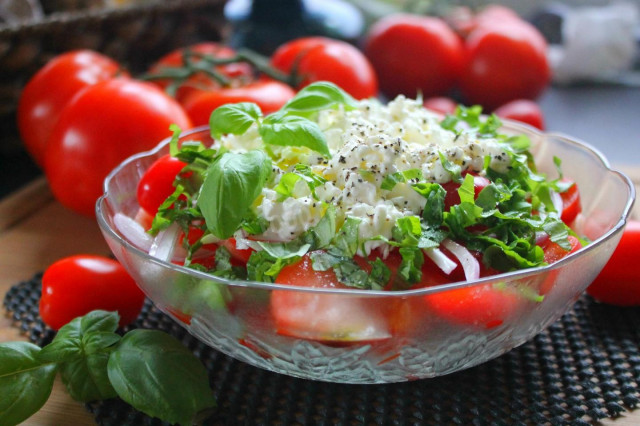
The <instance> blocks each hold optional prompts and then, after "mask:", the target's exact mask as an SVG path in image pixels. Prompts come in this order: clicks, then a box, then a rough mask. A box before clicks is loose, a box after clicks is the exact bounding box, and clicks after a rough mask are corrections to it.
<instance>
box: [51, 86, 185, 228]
mask: <svg viewBox="0 0 640 426" xmlns="http://www.w3.org/2000/svg"><path fill="white" fill-rule="evenodd" d="M171 124H177V125H178V126H179V127H180V128H182V129H188V128H190V127H191V120H189V118H188V117H187V115H186V114H185V112H184V110H183V109H182V107H181V106H180V105H179V104H178V103H177V102H176V101H175V100H174V99H172V98H170V97H169V96H167V95H166V94H165V93H164V92H163V91H162V90H160V89H159V88H158V87H157V86H154V85H152V84H150V83H145V82H141V81H136V80H132V79H129V78H114V79H111V80H107V81H102V82H100V83H97V84H95V85H93V86H90V87H87V88H85V89H84V90H83V91H82V92H80V93H78V95H77V96H75V97H74V98H73V99H72V100H71V101H70V102H69V103H68V104H67V106H66V107H65V109H64V110H63V111H62V113H61V115H60V119H59V120H58V123H57V125H56V127H55V128H54V130H53V133H52V134H51V137H50V139H49V142H48V143H47V148H46V158H45V165H44V166H45V167H44V170H45V174H46V177H47V179H48V181H49V186H50V187H51V190H52V192H53V194H54V196H55V197H56V198H57V199H58V201H60V202H61V203H62V204H63V205H65V206H66V207H68V208H70V209H72V210H74V211H76V212H78V213H82V214H85V215H88V216H92V215H93V214H94V206H95V202H96V199H97V198H98V197H99V196H100V195H101V194H102V184H103V180H104V178H105V177H106V176H107V174H108V173H109V172H110V171H111V170H112V169H113V168H115V167H116V166H117V165H118V164H119V163H120V162H122V161H123V160H124V159H126V158H127V157H129V156H131V155H133V154H135V153H137V152H140V151H144V150H147V149H150V148H152V147H154V146H155V145H157V144H158V143H159V142H160V141H161V140H162V139H164V138H166V137H167V136H170V135H171V131H170V130H169V126H170V125H171Z"/></svg>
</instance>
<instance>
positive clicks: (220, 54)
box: [149, 41, 252, 103]
mask: <svg viewBox="0 0 640 426" xmlns="http://www.w3.org/2000/svg"><path fill="white" fill-rule="evenodd" d="M187 50H189V51H191V52H193V53H197V54H202V55H207V56H211V57H214V58H219V59H224V58H233V57H234V56H235V55H236V52H235V50H233V49H232V48H230V47H228V46H225V45H223V44H220V43H217V42H212V41H205V42H201V43H196V44H194V45H191V46H188V47H184V48H180V49H176V50H174V51H172V52H170V53H168V54H166V55H165V56H163V57H161V58H160V59H159V60H158V61H156V62H155V63H154V64H153V65H152V66H151V67H150V68H149V73H150V74H153V73H157V72H161V71H162V68H166V67H183V66H184V65H185V64H184V53H185V52H186V51H187ZM193 61H194V62H195V63H198V62H199V61H200V60H199V59H195V58H194V59H193ZM215 69H216V70H217V71H218V72H220V73H222V74H223V75H225V76H227V77H229V78H245V79H251V73H252V70H251V66H250V65H249V64H247V63H242V62H237V63H231V64H227V65H220V66H218V67H215ZM150 81H151V82H152V83H154V84H156V85H158V86H159V87H160V88H162V89H163V90H164V89H166V88H167V86H169V84H170V83H171V81H170V80H168V79H153V80H150ZM205 88H206V89H208V90H216V89H220V88H221V86H220V84H219V83H217V82H216V81H214V80H213V79H212V78H211V77H210V76H207V75H205V74H203V73H198V74H195V75H193V76H191V77H190V78H188V79H187V81H186V82H185V83H183V84H182V85H181V86H180V87H179V88H178V90H177V91H176V96H175V98H176V99H177V100H178V102H180V103H182V102H184V100H185V99H186V98H187V97H188V96H189V95H190V93H192V92H193V91H198V90H202V89H205Z"/></svg>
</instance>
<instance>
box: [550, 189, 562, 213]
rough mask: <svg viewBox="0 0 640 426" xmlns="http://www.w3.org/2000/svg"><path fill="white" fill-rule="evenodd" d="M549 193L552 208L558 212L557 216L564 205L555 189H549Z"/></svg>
mask: <svg viewBox="0 0 640 426" xmlns="http://www.w3.org/2000/svg"><path fill="white" fill-rule="evenodd" d="M550 195H551V204H553V208H554V209H555V210H556V212H558V216H560V215H561V214H562V209H563V207H564V203H563V202H562V197H561V196H560V194H558V193H557V192H556V191H550Z"/></svg>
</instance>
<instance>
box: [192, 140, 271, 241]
mask: <svg viewBox="0 0 640 426" xmlns="http://www.w3.org/2000/svg"><path fill="white" fill-rule="evenodd" d="M270 176H271V159H270V158H269V157H267V155H266V154H265V153H264V152H262V151H258V150H255V151H249V152H246V153H243V154H237V153H232V152H227V153H225V154H223V155H222V156H221V157H220V158H219V159H218V160H217V161H216V162H214V163H213V164H212V165H211V167H210V168H209V171H208V173H207V177H206V178H205V180H204V182H203V184H202V188H201V189H200V196H199V197H198V207H199V208H200V210H201V211H202V215H203V216H204V219H205V222H206V224H207V228H208V229H209V230H210V231H211V233H212V234H213V235H215V236H216V237H218V238H220V239H223V240H225V239H227V238H229V237H231V236H232V235H233V233H234V232H235V231H236V230H237V229H238V227H239V226H240V225H241V224H242V223H243V221H244V220H245V219H246V218H247V217H248V215H249V214H250V210H249V208H250V207H251V204H253V202H254V201H255V199H256V198H257V197H258V195H260V194H261V193H262V188H263V186H264V185H265V183H266V182H267V180H268V179H269V177H270Z"/></svg>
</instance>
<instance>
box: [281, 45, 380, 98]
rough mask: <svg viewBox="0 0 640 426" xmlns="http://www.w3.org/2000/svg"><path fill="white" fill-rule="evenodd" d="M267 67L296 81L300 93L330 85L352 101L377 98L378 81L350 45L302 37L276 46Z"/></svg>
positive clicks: (366, 63) (368, 65)
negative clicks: (323, 83) (292, 75)
mask: <svg viewBox="0 0 640 426" xmlns="http://www.w3.org/2000/svg"><path fill="white" fill-rule="evenodd" d="M271 64H272V65H273V66H274V67H275V68H277V69H279V70H281V71H283V72H285V73H291V72H294V73H296V75H298V76H299V77H300V79H301V80H300V81H301V82H300V84H298V86H297V89H301V88H303V87H305V86H307V85H309V84H311V83H313V82H316V81H330V82H332V83H334V84H336V85H337V86H340V87H341V88H342V89H344V90H345V91H346V92H347V93H349V94H350V95H351V96H353V97H354V98H356V99H364V98H370V97H373V96H376V95H377V94H378V79H377V77H376V74H375V71H374V70H373V68H372V66H371V64H370V63H369V61H368V60H367V58H366V57H365V56H364V55H363V54H362V52H360V50H358V49H357V48H356V47H354V46H353V45H351V44H349V43H346V42H344V41H340V40H334V39H329V38H324V37H305V38H301V39H296V40H293V41H291V42H288V43H285V44H283V45H282V46H280V47H279V48H278V49H276V51H275V52H274V53H273V55H272V56H271Z"/></svg>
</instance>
